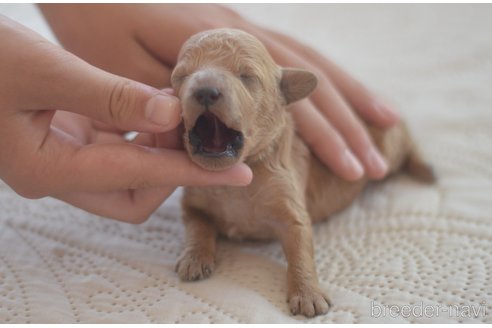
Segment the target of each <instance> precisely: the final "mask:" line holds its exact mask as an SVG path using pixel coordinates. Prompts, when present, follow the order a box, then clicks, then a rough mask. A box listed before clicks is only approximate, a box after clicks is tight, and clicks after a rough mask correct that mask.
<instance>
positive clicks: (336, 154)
mask: <svg viewBox="0 0 492 328" xmlns="http://www.w3.org/2000/svg"><path fill="white" fill-rule="evenodd" d="M289 110H290V111H291V113H292V115H293V117H294V119H295V121H296V126H297V129H298V132H299V134H300V135H301V137H302V138H303V139H304V141H305V142H306V143H307V144H308V146H309V147H310V148H311V149H312V150H313V151H314V153H315V154H316V156H317V157H318V158H319V159H320V160H321V161H322V162H323V163H325V164H326V165H328V166H329V167H330V168H331V169H332V170H333V171H334V172H335V174H337V175H339V176H341V177H343V178H345V179H347V180H350V181H353V180H357V179H359V178H361V177H362V175H363V174H364V169H363V167H362V165H361V164H360V163H359V161H358V160H357V158H356V157H355V156H354V154H353V153H352V152H351V151H350V149H349V148H348V146H347V145H346V144H345V142H344V141H343V139H342V137H341V136H340V135H339V134H338V132H337V131H336V130H335V129H334V128H333V127H332V126H331V125H330V123H329V122H328V121H327V120H326V119H324V117H323V115H322V114H321V113H320V112H319V111H318V110H317V109H316V108H315V107H314V105H313V104H312V103H311V101H310V100H308V99H304V100H302V101H300V102H297V103H294V104H292V105H291V106H290V107H289Z"/></svg>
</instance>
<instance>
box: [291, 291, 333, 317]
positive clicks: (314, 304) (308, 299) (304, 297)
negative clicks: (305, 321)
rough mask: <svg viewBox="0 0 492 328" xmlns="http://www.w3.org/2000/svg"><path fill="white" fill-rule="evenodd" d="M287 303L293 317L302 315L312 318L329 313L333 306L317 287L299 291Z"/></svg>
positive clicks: (293, 293)
mask: <svg viewBox="0 0 492 328" xmlns="http://www.w3.org/2000/svg"><path fill="white" fill-rule="evenodd" d="M287 301H288V302H289V308H290V312H292V314H293V315H296V314H302V315H305V316H306V317H310V318H311V317H314V316H316V315H320V314H325V313H327V312H328V309H329V308H330V306H331V304H330V300H329V299H328V296H326V294H325V293H324V292H323V291H321V290H320V289H319V288H317V287H308V288H304V289H297V290H296V291H294V292H292V293H290V295H289V297H288V300H287Z"/></svg>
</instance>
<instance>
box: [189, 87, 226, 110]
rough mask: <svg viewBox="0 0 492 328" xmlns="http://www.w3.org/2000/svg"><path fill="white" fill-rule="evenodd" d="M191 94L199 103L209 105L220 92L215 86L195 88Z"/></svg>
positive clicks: (218, 96) (217, 97)
mask: <svg viewBox="0 0 492 328" xmlns="http://www.w3.org/2000/svg"><path fill="white" fill-rule="evenodd" d="M193 96H194V97H195V99H196V101H198V103H199V104H202V105H203V106H210V105H213V104H214V103H215V102H216V101H217V100H219V98H220V96H221V93H220V91H219V89H217V88H202V89H199V90H197V91H196V92H195V93H194V94H193Z"/></svg>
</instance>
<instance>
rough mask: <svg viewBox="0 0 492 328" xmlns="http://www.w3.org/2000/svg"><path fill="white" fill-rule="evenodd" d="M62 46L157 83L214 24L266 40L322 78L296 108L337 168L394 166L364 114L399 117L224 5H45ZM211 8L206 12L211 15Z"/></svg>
mask: <svg viewBox="0 0 492 328" xmlns="http://www.w3.org/2000/svg"><path fill="white" fill-rule="evenodd" d="M40 7H41V9H42V11H43V13H44V15H45V17H46V18H47V20H48V22H49V23H50V25H51V27H52V29H53V30H54V32H55V34H56V35H57V37H58V38H59V40H60V41H61V43H62V44H63V45H64V46H65V47H66V48H67V49H69V50H70V51H72V52H74V53H76V54H78V55H79V56H81V57H82V58H84V59H86V60H87V61H89V62H90V63H92V64H94V65H96V66H98V67H101V68H103V69H105V70H108V71H111V72H113V73H116V74H118V75H122V76H126V77H129V78H132V79H135V80H139V81H141V82H144V83H147V84H149V85H153V86H156V87H164V86H169V77H170V74H171V71H172V68H173V67H174V65H175V63H176V58H177V55H178V52H179V49H180V48H181V45H182V44H183V43H184V42H185V41H186V39H188V38H189V37H190V36H191V35H193V34H195V33H197V32H199V31H203V30H207V29H212V28H219V27H231V28H240V29H243V30H245V31H247V32H249V33H251V34H253V35H255V36H256V37H258V38H259V39H260V40H261V41H262V42H263V43H264V44H265V45H266V47H267V48H268V50H269V51H270V53H271V54H272V56H273V57H274V59H275V60H276V61H277V62H278V63H279V64H280V65H282V66H290V67H301V68H306V69H310V70H312V71H313V72H315V73H316V74H317V75H318V77H319V87H318V88H317V90H316V91H315V92H314V93H313V95H312V96H311V97H310V98H309V99H306V100H304V101H302V102H299V103H296V104H293V105H292V113H293V116H294V118H295V120H296V123H297V128H298V132H299V134H300V135H301V136H302V137H303V139H304V140H305V141H306V142H307V144H309V146H310V147H311V149H312V150H313V152H314V153H315V154H316V155H317V156H318V157H319V158H320V159H321V160H322V161H323V162H324V163H325V164H326V165H327V166H329V167H330V168H331V169H332V170H333V171H334V172H335V173H337V174H338V175H340V176H341V177H343V178H345V179H348V180H356V179H359V178H361V177H362V176H363V175H364V174H365V175H366V176H368V177H370V178H373V179H378V178H382V177H384V176H385V175H386V173H387V165H386V163H385V161H384V159H383V158H382V157H381V155H380V153H379V151H378V150H377V149H376V147H375V146H374V144H373V142H372V140H371V138H370V137H369V135H368V133H367V131H366V129H365V128H364V127H363V125H362V123H361V121H360V118H359V117H361V118H362V119H364V120H366V121H369V122H370V123H372V124H374V125H376V126H379V127H390V126H391V125H393V124H395V123H396V122H397V121H398V115H397V114H396V113H395V112H394V111H393V110H391V109H390V108H389V107H388V106H387V105H384V103H383V102H382V101H381V100H380V99H379V98H378V97H377V96H375V95H374V94H373V93H372V92H371V91H369V90H368V89H367V88H366V87H365V86H363V85H362V84H361V83H359V82H358V81H356V80H355V79H354V78H352V77H351V76H350V75H348V74H347V73H346V72H344V71H343V70H342V69H341V68H339V67H338V66H337V65H335V64H334V63H333V62H331V61H330V60H328V59H327V58H325V57H324V56H322V55H320V54H319V53H318V52H316V51H315V50H313V49H311V48H309V47H307V46H305V45H303V44H301V43H300V42H298V41H296V40H294V39H293V38H291V37H289V36H286V35H283V34H281V33H277V32H274V31H272V30H268V29H266V28H262V27H260V26H258V25H255V24H253V23H251V22H249V21H247V20H245V19H243V18H242V17H241V16H239V15H238V14H237V13H235V12H234V11H232V10H230V9H228V8H226V7H224V6H220V5H205V4H204V5H202V4H192V5H190V4H173V5H154V4H153V5H114V4H113V5H72V4H70V5H46V4H44V5H40ZM203 13H206V15H204V14H203Z"/></svg>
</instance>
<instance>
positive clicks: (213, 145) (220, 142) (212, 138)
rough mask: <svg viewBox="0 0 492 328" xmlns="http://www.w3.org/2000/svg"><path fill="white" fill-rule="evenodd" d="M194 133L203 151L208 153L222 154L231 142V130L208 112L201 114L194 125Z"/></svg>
mask: <svg viewBox="0 0 492 328" xmlns="http://www.w3.org/2000/svg"><path fill="white" fill-rule="evenodd" d="M195 131H196V133H197V135H198V137H199V138H200V139H201V141H202V147H203V150H204V151H206V152H208V153H222V152H224V151H226V150H227V145H228V144H229V143H230V142H231V141H232V139H233V134H232V130H231V129H229V128H228V127H227V126H225V124H224V123H222V122H221V121H220V120H219V119H218V118H217V116H215V115H214V114H212V113H210V112H205V113H204V114H202V115H201V116H200V117H199V118H198V120H197V123H196V125H195Z"/></svg>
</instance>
